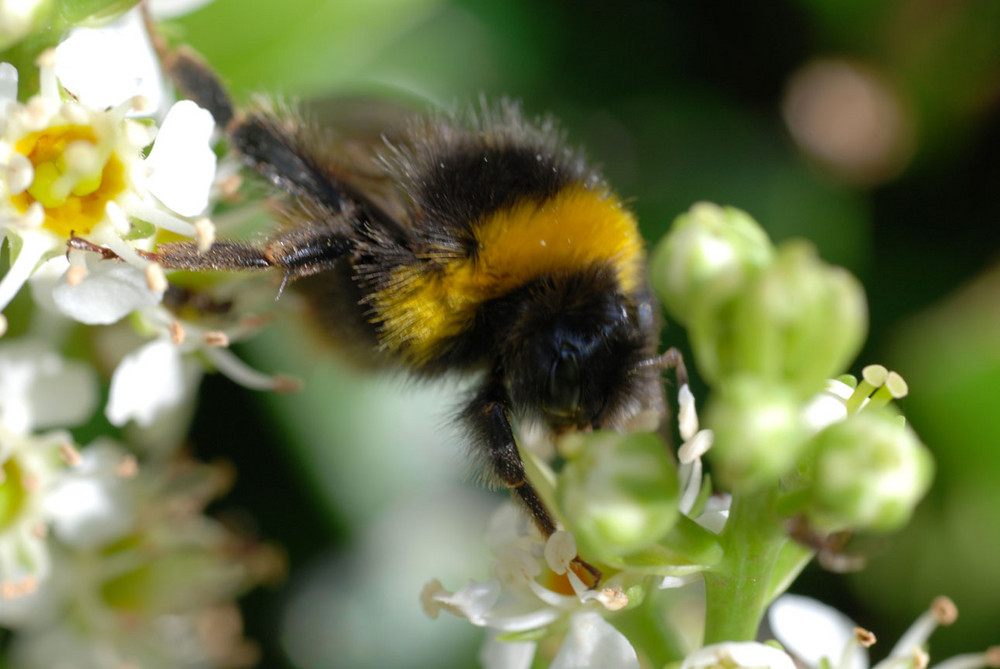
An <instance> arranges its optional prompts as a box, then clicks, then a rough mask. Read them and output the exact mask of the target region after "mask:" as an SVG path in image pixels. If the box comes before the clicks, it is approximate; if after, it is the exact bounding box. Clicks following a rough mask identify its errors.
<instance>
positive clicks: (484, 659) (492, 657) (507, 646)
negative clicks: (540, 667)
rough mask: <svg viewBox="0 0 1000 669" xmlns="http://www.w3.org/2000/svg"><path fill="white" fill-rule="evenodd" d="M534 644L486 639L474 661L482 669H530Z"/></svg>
mask: <svg viewBox="0 0 1000 669" xmlns="http://www.w3.org/2000/svg"><path fill="white" fill-rule="evenodd" d="M535 646H536V644H535V642H533V641H500V640H498V639H497V638H496V637H495V636H490V637H489V638H487V639H486V642H485V643H484V644H483V646H482V648H480V649H479V653H478V654H477V655H476V659H477V660H479V664H480V665H481V666H482V667H483V669H530V668H531V662H532V660H534V659H535Z"/></svg>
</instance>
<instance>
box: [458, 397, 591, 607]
mask: <svg viewBox="0 0 1000 669" xmlns="http://www.w3.org/2000/svg"><path fill="white" fill-rule="evenodd" d="M509 407H510V399H509V397H508V395H507V391H506V389H505V388H504V386H503V383H501V382H500V381H499V380H498V379H495V378H491V379H490V380H488V381H487V383H486V385H485V386H483V388H482V389H481V390H480V392H479V393H478V394H477V395H476V397H475V398H474V399H473V401H472V402H471V403H470V404H469V406H468V407H467V409H466V412H465V418H466V423H467V424H468V425H469V427H470V428H471V429H472V433H473V439H474V443H475V444H476V448H478V449H480V450H481V453H480V454H479V455H480V456H481V458H482V459H483V460H484V461H485V468H486V471H487V474H488V476H489V479H490V480H491V481H495V482H497V483H502V484H503V485H505V486H507V487H508V488H510V491H511V496H512V497H513V498H514V500H515V501H517V503H518V504H519V505H520V506H521V507H523V508H524V509H525V510H526V511H527V512H528V515H529V516H531V520H532V521H533V522H534V523H535V526H536V527H537V528H538V530H539V532H541V533H542V536H543V537H545V538H546V539H548V538H549V537H550V536H552V534H553V533H554V532H555V531H556V529H557V528H556V523H555V519H553V517H552V514H551V513H550V512H549V510H548V508H546V506H545V503H544V502H543V501H542V499H541V497H539V496H538V492H537V491H536V490H535V489H534V487H533V486H532V485H531V483H530V482H529V481H528V478H527V474H526V473H525V470H524V462H523V461H522V459H521V454H520V452H519V451H518V449H517V442H516V441H515V439H514V432H513V430H511V427H510V420H509V418H508V412H509V410H510V409H509ZM570 568H571V569H572V570H573V572H574V573H575V574H576V575H577V576H579V577H580V579H581V580H582V581H583V582H584V583H585V584H586V585H587V586H588V587H590V588H595V587H597V585H598V584H599V583H600V582H601V572H600V571H599V570H598V569H597V568H595V567H594V566H592V565H590V564H588V563H587V562H585V561H584V560H582V559H581V558H580V557H579V556H577V557H575V558H573V561H572V563H571V565H570Z"/></svg>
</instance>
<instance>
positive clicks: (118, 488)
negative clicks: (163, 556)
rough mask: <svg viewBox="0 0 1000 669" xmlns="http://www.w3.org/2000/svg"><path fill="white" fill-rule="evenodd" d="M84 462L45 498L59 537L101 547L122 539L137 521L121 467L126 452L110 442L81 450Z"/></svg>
mask: <svg viewBox="0 0 1000 669" xmlns="http://www.w3.org/2000/svg"><path fill="white" fill-rule="evenodd" d="M81 457H82V461H81V463H80V464H79V465H78V466H77V467H75V468H74V469H73V470H72V471H71V472H70V473H68V474H67V475H66V476H64V477H63V478H62V479H61V480H60V481H59V482H58V483H57V484H56V485H55V486H54V487H53V489H52V492H51V493H50V494H49V495H48V496H47V497H46V500H45V507H46V510H47V511H48V512H49V514H50V517H51V519H52V525H53V529H54V530H55V533H56V535H58V537H59V538H60V539H61V540H62V541H64V542H66V543H68V544H70V545H71V546H73V547H75V548H81V549H84V550H89V549H94V548H99V547H101V546H106V545H107V544H109V543H111V542H112V541H115V540H116V539H119V538H120V537H122V536H124V534H125V533H126V532H127V531H128V530H129V529H130V528H131V527H132V525H133V523H134V522H135V504H133V503H132V500H131V496H130V495H129V494H128V489H127V488H128V486H127V485H126V480H125V479H123V478H122V477H121V476H120V475H119V473H118V472H119V469H120V467H121V464H122V461H123V460H124V459H125V457H126V453H125V452H124V451H122V450H121V449H120V448H118V447H117V446H115V445H113V444H112V443H110V442H104V443H96V444H92V445H91V446H89V447H87V448H86V449H84V450H83V452H82V453H81Z"/></svg>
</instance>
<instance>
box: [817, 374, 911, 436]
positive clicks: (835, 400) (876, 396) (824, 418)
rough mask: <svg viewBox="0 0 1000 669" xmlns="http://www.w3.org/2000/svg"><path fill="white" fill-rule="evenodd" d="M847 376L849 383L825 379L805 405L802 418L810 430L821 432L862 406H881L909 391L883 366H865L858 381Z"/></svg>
mask: <svg viewBox="0 0 1000 669" xmlns="http://www.w3.org/2000/svg"><path fill="white" fill-rule="evenodd" d="M846 378H847V380H849V381H851V384H850V385H849V384H848V383H845V382H844V381H843V380H841V379H830V380H829V381H827V383H826V388H825V389H823V391H822V392H819V393H817V394H816V396H815V397H813V398H812V399H811V400H810V401H809V403H808V404H807V405H806V408H805V410H804V412H803V418H804V419H805V423H806V426H807V427H808V428H809V431H810V432H820V431H821V430H823V428H826V427H829V426H830V425H832V424H834V423H839V422H841V421H844V420H847V417H848V416H850V415H852V414H854V413H857V412H858V411H860V410H862V409H866V408H873V407H880V406H884V405H886V404H888V403H889V402H890V401H892V400H893V399H900V398H902V397H905V396H906V395H907V393H908V390H909V389H908V388H907V385H906V381H904V380H903V377H901V376H900V375H899V374H897V373H896V372H890V371H889V370H887V369H886V368H885V367H883V366H882V365H868V366H867V367H865V368H864V369H863V370H862V371H861V381H860V382H859V383H855V382H854V381H855V380H854V378H853V377H846Z"/></svg>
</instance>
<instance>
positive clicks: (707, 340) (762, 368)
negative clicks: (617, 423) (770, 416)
mask: <svg viewBox="0 0 1000 669" xmlns="http://www.w3.org/2000/svg"><path fill="white" fill-rule="evenodd" d="M867 326H868V319H867V306H866V301H865V295H864V290H863V288H862V287H861V284H860V283H859V282H858V281H857V279H855V278H854V277H853V276H852V275H851V274H849V273H848V272H847V271H846V270H844V269H842V268H840V267H834V266H831V265H828V264H826V263H824V262H823V261H821V260H820V259H819V258H818V257H817V256H816V253H815V250H814V249H813V248H812V246H810V245H809V244H807V243H805V242H789V243H785V244H783V245H782V246H781V247H780V248H779V249H778V254H777V256H776V257H775V259H774V262H773V263H772V264H771V265H769V266H768V267H767V268H765V269H764V270H763V271H762V272H760V273H759V274H758V275H757V276H755V277H754V278H753V279H752V280H751V281H750V282H749V283H748V284H747V285H746V286H745V288H744V289H743V290H742V291H741V292H740V293H739V294H738V295H737V296H736V297H734V298H733V300H732V301H731V302H730V303H729V304H728V305H727V306H726V309H724V310H723V311H721V312H720V313H717V314H709V315H707V316H705V315H702V317H699V318H697V319H696V320H695V321H694V322H693V323H692V324H691V327H690V329H689V334H690V336H691V345H692V347H693V348H694V352H695V357H696V358H697V361H698V363H699V365H698V368H699V371H701V372H702V374H703V375H704V376H706V377H707V378H709V380H712V381H714V382H718V381H719V380H720V379H723V378H725V377H727V376H729V375H733V374H736V373H740V372H750V373H753V374H757V375H760V376H763V377H764V378H766V379H769V380H772V381H775V382H782V383H790V384H791V385H793V386H794V387H795V388H796V390H798V391H799V392H800V393H802V394H803V395H810V394H812V393H814V392H816V391H817V390H818V389H819V388H821V387H822V385H823V383H824V382H825V380H826V379H827V378H829V377H832V376H834V375H836V374H838V373H839V372H840V371H842V370H843V368H844V367H845V366H847V365H848V364H849V363H850V362H851V360H852V359H853V358H854V356H855V355H857V353H858V350H859V349H860V347H861V344H862V342H863V341H864V335H865V331H866V330H867Z"/></svg>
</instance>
